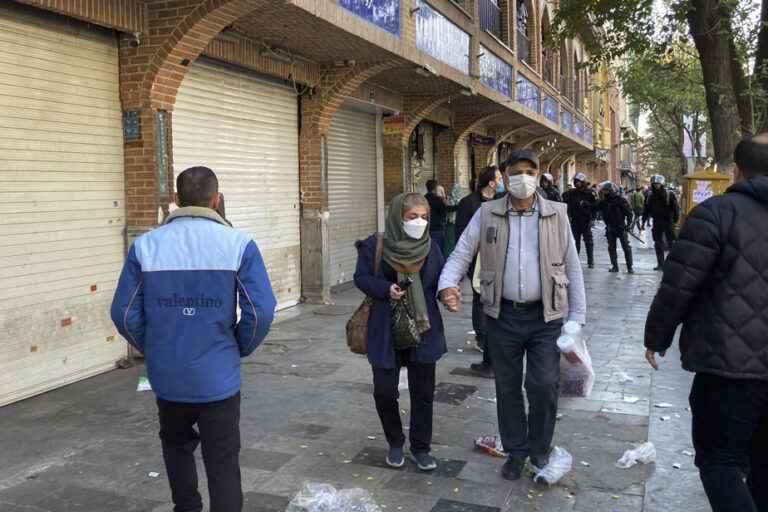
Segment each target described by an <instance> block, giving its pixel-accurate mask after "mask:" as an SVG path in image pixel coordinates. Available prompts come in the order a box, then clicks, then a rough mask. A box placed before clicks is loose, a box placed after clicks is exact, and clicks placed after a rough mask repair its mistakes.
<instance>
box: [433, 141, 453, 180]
mask: <svg viewBox="0 0 768 512" xmlns="http://www.w3.org/2000/svg"><path fill="white" fill-rule="evenodd" d="M455 143H456V138H455V135H454V133H453V130H451V129H450V128H443V129H441V130H440V131H439V132H438V133H437V134H436V135H435V146H436V150H435V154H436V156H437V157H436V161H435V177H436V178H437V181H438V182H439V183H441V184H442V185H443V186H444V187H445V189H446V190H451V189H452V188H453V184H454V182H455V179H456V162H455V159H454V157H453V147H454V145H455Z"/></svg>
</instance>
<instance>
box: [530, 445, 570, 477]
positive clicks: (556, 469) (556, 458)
mask: <svg viewBox="0 0 768 512" xmlns="http://www.w3.org/2000/svg"><path fill="white" fill-rule="evenodd" d="M571 468H573V456H571V454H570V453H568V450H566V449H565V448H560V447H559V446H555V447H554V448H552V453H550V455H549V463H548V464H547V465H546V466H544V467H543V468H541V469H540V470H539V471H538V472H537V473H536V475H535V476H534V477H533V480H534V482H536V483H539V484H547V485H554V484H556V483H557V482H559V481H560V479H562V478H563V477H564V476H565V475H566V474H568V472H569V471H570V470H571Z"/></svg>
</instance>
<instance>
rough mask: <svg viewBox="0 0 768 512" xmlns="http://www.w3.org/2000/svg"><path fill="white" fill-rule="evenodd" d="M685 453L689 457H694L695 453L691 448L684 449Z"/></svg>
mask: <svg viewBox="0 0 768 512" xmlns="http://www.w3.org/2000/svg"><path fill="white" fill-rule="evenodd" d="M683 455H685V456H687V457H693V456H694V455H695V454H694V453H693V452H692V451H690V450H683Z"/></svg>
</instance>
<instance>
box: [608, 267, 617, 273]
mask: <svg viewBox="0 0 768 512" xmlns="http://www.w3.org/2000/svg"><path fill="white" fill-rule="evenodd" d="M618 271H619V267H611V268H609V269H608V272H610V273H612V274H615V273H617V272H618Z"/></svg>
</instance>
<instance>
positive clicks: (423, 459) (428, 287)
mask: <svg viewBox="0 0 768 512" xmlns="http://www.w3.org/2000/svg"><path fill="white" fill-rule="evenodd" d="M357 249H358V258H357V270H356V271H355V285H356V286H357V287H358V288H359V289H360V290H361V291H362V292H363V293H365V294H366V295H368V296H369V297H371V298H372V299H373V306H372V308H371V314H370V318H369V321H368V361H369V362H370V364H371V367H372V369H373V388H374V391H373V397H374V401H375V402H376V410H377V412H378V413H379V418H380V419H381V424H382V427H383V429H384V433H385V435H386V438H387V442H388V443H389V451H388V454H387V458H386V463H387V464H388V465H389V466H392V467H401V466H403V464H404V463H405V457H404V445H405V435H404V434H403V426H402V423H401V421H400V407H399V405H398V402H397V400H398V398H399V393H398V382H399V376H400V369H401V368H402V367H403V366H405V367H406V368H407V369H408V388H409V391H410V395H411V428H410V431H409V438H410V450H411V454H412V455H413V459H414V461H415V462H416V464H417V465H418V467H419V469H421V470H423V471H430V470H433V469H435V468H436V467H437V461H436V460H435V458H434V457H432V455H431V454H430V450H431V442H432V401H433V397H434V392H435V365H436V363H437V360H438V359H440V357H441V356H442V355H443V354H445V352H446V344H445V332H444V329H443V320H442V317H441V316H440V310H439V308H438V303H437V283H438V279H439V278H440V273H441V272H442V270H443V265H444V264H445V260H444V259H443V255H442V252H441V250H440V247H439V246H438V245H437V243H435V242H434V241H432V239H431V237H430V235H429V204H428V203H427V200H426V199H425V198H424V196H422V195H420V194H416V193H409V194H400V195H399V196H397V197H395V198H394V199H393V200H392V204H391V206H390V209H389V216H388V218H387V226H386V232H385V233H384V250H383V257H382V261H381V263H380V269H379V272H378V274H376V275H375V274H374V268H375V261H374V260H375V255H376V236H375V235H374V236H371V237H370V238H368V239H367V240H363V241H360V242H358V243H357ZM405 283H410V285H409V286H407V289H405V290H403V289H402V288H401V287H400V285H401V284H402V285H404V287H405ZM404 305H407V306H408V307H407V308H406V309H407V310H408V311H409V312H410V318H412V320H413V322H412V324H411V325H413V329H411V331H410V332H413V333H414V336H413V338H415V339H416V340H417V345H416V346H412V344H411V346H409V347H408V348H402V347H403V344H404V343H403V338H408V336H403V335H402V334H401V333H402V330H401V329H399V328H398V327H396V328H394V329H393V321H394V320H395V318H396V317H399V312H401V311H402V308H403V306H404ZM397 325H400V323H399V322H398V323H397Z"/></svg>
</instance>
